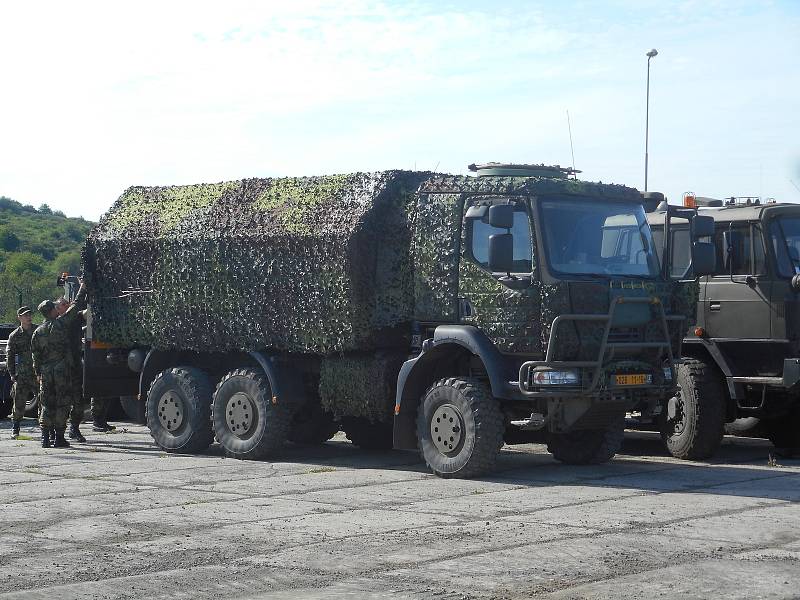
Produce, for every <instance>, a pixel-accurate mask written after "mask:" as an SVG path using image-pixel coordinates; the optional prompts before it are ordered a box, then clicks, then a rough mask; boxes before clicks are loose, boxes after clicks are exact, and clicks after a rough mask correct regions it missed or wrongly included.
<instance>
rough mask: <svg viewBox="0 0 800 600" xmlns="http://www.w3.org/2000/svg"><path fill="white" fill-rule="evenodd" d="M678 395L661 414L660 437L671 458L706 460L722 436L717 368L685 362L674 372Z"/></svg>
mask: <svg viewBox="0 0 800 600" xmlns="http://www.w3.org/2000/svg"><path fill="white" fill-rule="evenodd" d="M677 383H678V391H677V392H676V394H675V396H674V397H673V398H671V399H670V400H669V401H668V406H667V407H666V408H667V410H664V411H662V414H663V415H664V418H663V421H662V429H661V437H662V439H663V440H664V443H665V444H666V446H667V450H669V453H670V454H672V456H674V457H675V458H681V459H685V460H702V459H705V458H710V457H711V456H713V454H714V453H715V452H716V451H717V449H718V448H719V446H720V444H721V443H722V436H723V435H724V434H725V397H726V396H725V389H724V388H723V383H722V376H721V373H720V372H719V371H718V370H717V368H716V367H715V366H714V365H712V364H709V363H707V362H705V361H703V360H699V359H694V358H687V359H685V360H684V362H683V364H680V365H678V368H677Z"/></svg>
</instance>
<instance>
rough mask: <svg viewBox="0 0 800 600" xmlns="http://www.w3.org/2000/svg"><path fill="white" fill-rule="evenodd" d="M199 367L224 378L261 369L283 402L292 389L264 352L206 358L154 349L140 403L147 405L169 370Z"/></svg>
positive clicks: (147, 361)
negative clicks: (230, 373)
mask: <svg viewBox="0 0 800 600" xmlns="http://www.w3.org/2000/svg"><path fill="white" fill-rule="evenodd" d="M182 365H185V366H190V367H197V368H199V369H202V370H204V371H207V372H209V373H211V374H216V375H219V376H220V377H221V375H222V374H224V372H225V371H227V370H229V369H231V368H234V367H241V366H243V365H250V366H257V367H258V368H259V369H260V370H261V371H262V372H263V373H264V375H266V377H267V380H268V381H269V385H270V389H271V390H272V395H273V397H275V398H280V397H282V395H283V394H284V393H285V392H286V389H287V388H289V387H291V386H290V385H289V382H287V381H286V379H287V377H288V375H287V374H286V373H285V369H279V368H278V366H277V364H276V360H275V358H274V357H273V356H270V355H267V354H265V353H263V352H255V351H251V352H231V353H226V354H211V353H209V354H203V353H198V352H188V351H174V350H160V349H156V348H151V349H150V351H149V352H148V353H147V356H145V359H144V364H143V365H142V372H141V373H140V374H139V399H140V401H142V402H146V401H147V393H148V390H149V389H150V384H151V383H153V380H155V378H156V376H157V375H158V374H159V373H161V372H162V371H164V370H165V369H169V368H173V367H177V366H182Z"/></svg>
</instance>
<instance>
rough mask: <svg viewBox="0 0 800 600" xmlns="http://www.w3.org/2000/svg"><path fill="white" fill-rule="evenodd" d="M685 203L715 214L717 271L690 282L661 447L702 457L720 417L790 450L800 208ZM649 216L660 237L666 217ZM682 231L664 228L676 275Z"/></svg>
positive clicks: (685, 232) (798, 355) (799, 395)
mask: <svg viewBox="0 0 800 600" xmlns="http://www.w3.org/2000/svg"><path fill="white" fill-rule="evenodd" d="M685 204H687V205H688V206H689V207H690V208H696V210H698V212H699V213H700V214H702V215H704V216H707V217H709V218H712V219H713V220H714V224H715V227H714V236H713V239H712V241H713V244H714V247H715V252H716V270H715V271H714V273H711V274H709V275H708V276H705V277H701V278H700V280H699V284H700V294H699V302H698V304H697V319H696V320H697V324H696V327H690V328H689V329H688V332H687V333H688V335H687V336H686V338H685V339H684V345H683V351H684V358H685V360H684V361H683V364H682V365H681V367H680V368H679V371H678V382H679V384H680V390H679V393H678V394H676V395H675V396H673V397H671V398H670V399H669V400H668V402H667V404H666V406H665V408H666V410H664V411H663V412H662V415H663V418H662V419H661V429H662V435H663V437H664V439H665V441H666V443H667V447H668V449H669V450H670V452H671V453H672V454H673V455H674V456H676V457H679V458H687V459H701V458H708V457H710V456H711V455H712V454H713V453H714V452H715V451H716V450H717V448H718V447H719V445H720V442H721V441H722V436H723V430H724V427H725V424H726V423H732V422H733V421H734V420H737V419H744V418H754V419H753V420H756V419H760V429H761V430H762V431H764V433H766V435H767V436H768V437H769V438H770V440H772V442H773V443H774V444H775V446H776V447H778V448H780V449H782V450H785V451H794V450H796V449H798V448H800V206H798V205H796V204H778V203H774V202H770V203H762V202H761V201H760V200H757V199H753V198H747V199H736V198H730V199H728V200H726V201H723V200H715V199H711V198H698V197H695V196H693V195H687V196H686V198H685ZM648 219H649V220H650V221H651V226H652V228H653V233H654V235H655V236H656V238H657V239H659V240H663V239H664V236H663V231H664V222H665V220H666V216H665V214H664V213H660V212H658V211H656V212H652V213H650V214H649V215H648ZM689 235H690V232H689V229H688V228H687V227H686V226H685V224H677V225H676V226H674V227H672V229H671V235H670V238H671V240H670V242H671V244H672V247H673V248H674V249H675V250H674V251H672V253H671V254H672V260H671V262H672V264H673V270H674V271H673V275H675V276H691V275H692V273H691V266H690V264H689V262H690V258H689V256H688V254H687V253H686V248H685V247H684V244H686V243H687V242H688V239H689ZM660 246H661V245H659V247H660Z"/></svg>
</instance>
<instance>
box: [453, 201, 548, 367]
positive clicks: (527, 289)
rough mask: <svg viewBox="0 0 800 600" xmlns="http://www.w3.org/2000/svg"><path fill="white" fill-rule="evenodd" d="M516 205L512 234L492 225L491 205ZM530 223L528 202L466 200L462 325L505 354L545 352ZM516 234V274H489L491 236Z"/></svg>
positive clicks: (460, 292)
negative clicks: (475, 331) (474, 331)
mask: <svg viewBox="0 0 800 600" xmlns="http://www.w3.org/2000/svg"><path fill="white" fill-rule="evenodd" d="M509 202H511V203H513V204H514V220H513V226H512V227H511V229H510V230H506V229H498V228H496V227H492V226H491V225H489V223H488V207H489V206H491V205H492V204H493V203H502V204H508V203H509ZM532 230H533V228H532V220H531V214H530V204H529V201H528V199H527V197H508V196H506V197H492V196H481V197H473V198H470V199H468V200H467V202H466V204H465V211H464V221H463V236H462V242H461V253H460V264H459V281H458V296H459V321H460V322H461V323H464V324H465V325H474V326H475V327H478V328H479V329H480V330H481V331H482V332H483V333H484V334H486V335H487V336H488V337H489V339H491V340H492V341H493V342H494V344H495V345H496V346H497V348H498V349H499V350H500V351H501V352H513V353H520V354H529V353H535V352H539V350H540V348H541V318H540V316H541V315H540V307H539V306H538V298H539V295H538V289H536V288H535V287H534V286H535V285H537V282H536V263H535V260H534V253H533V248H534V247H535V246H534V243H533V234H532ZM505 233H511V234H512V235H513V260H514V265H513V272H512V273H510V274H507V273H493V272H492V271H491V270H490V269H489V236H491V235H494V234H505Z"/></svg>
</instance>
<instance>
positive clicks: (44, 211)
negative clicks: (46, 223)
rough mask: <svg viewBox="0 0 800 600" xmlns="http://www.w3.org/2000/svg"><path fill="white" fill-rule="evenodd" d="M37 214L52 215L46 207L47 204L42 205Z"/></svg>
mask: <svg viewBox="0 0 800 600" xmlns="http://www.w3.org/2000/svg"><path fill="white" fill-rule="evenodd" d="M39 212H40V213H42V214H43V215H52V214H53V211H52V210H51V209H50V207H49V206H47V204H42V205H41V206H40V207H39Z"/></svg>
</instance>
